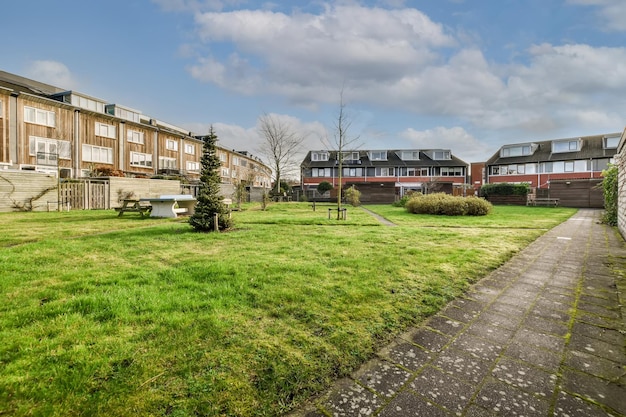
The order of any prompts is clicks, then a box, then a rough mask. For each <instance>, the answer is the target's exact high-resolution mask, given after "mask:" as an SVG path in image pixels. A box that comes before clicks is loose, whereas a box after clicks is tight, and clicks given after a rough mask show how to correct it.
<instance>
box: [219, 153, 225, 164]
mask: <svg viewBox="0 0 626 417" xmlns="http://www.w3.org/2000/svg"><path fill="white" fill-rule="evenodd" d="M220 161H221V162H226V154H225V153H224V152H220Z"/></svg>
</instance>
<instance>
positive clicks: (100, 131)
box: [96, 122, 116, 139]
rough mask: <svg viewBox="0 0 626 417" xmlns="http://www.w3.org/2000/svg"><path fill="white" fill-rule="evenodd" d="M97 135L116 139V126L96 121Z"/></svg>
mask: <svg viewBox="0 0 626 417" xmlns="http://www.w3.org/2000/svg"><path fill="white" fill-rule="evenodd" d="M96 136H104V137H105V138H110V139H115V137H116V134H115V126H113V125H107V124H105V123H99V122H96Z"/></svg>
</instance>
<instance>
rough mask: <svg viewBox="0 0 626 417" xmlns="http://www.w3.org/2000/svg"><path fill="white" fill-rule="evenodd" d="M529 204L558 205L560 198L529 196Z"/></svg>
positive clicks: (527, 203)
mask: <svg viewBox="0 0 626 417" xmlns="http://www.w3.org/2000/svg"><path fill="white" fill-rule="evenodd" d="M526 205H527V206H552V207H557V206H558V205H559V199H558V198H543V197H542V198H538V197H535V198H529V199H528V201H527V202H526Z"/></svg>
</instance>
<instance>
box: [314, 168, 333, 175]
mask: <svg viewBox="0 0 626 417" xmlns="http://www.w3.org/2000/svg"><path fill="white" fill-rule="evenodd" d="M311 176H312V177H330V168H313V169H312V170H311Z"/></svg>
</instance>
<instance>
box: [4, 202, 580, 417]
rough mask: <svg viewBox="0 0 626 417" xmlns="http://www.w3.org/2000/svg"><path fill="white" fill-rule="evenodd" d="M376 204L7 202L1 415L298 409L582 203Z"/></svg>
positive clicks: (231, 413) (227, 413) (247, 413)
mask: <svg viewBox="0 0 626 417" xmlns="http://www.w3.org/2000/svg"><path fill="white" fill-rule="evenodd" d="M368 208H369V209H370V210H373V211H376V212H378V213H379V214H381V215H384V216H385V217H386V218H388V219H389V220H391V221H393V222H394V223H396V224H397V225H398V226H397V227H387V226H383V225H381V224H380V223H379V222H378V221H377V220H376V219H375V218H373V217H372V216H371V215H370V214H368V213H366V212H364V211H362V210H360V209H358V208H352V207H349V208H348V219H347V220H345V221H337V220H335V216H336V212H335V215H334V216H333V218H332V219H331V220H329V219H328V206H323V205H318V206H317V210H316V211H315V212H314V211H313V210H312V209H311V207H310V205H309V204H304V203H284V204H274V205H271V206H270V207H269V209H268V210H267V211H261V210H260V209H259V207H258V206H255V205H248V206H246V210H243V211H240V212H235V213H233V217H234V220H235V224H236V229H235V230H233V231H230V232H227V233H221V234H216V233H209V234H199V233H195V232H193V231H192V229H191V228H190V226H189V225H188V224H186V223H184V222H181V221H177V220H176V219H174V220H163V219H150V218H147V219H141V218H140V217H139V216H138V215H136V214H125V215H124V216H123V217H121V218H118V217H117V216H116V213H115V212H114V211H112V210H111V211H75V212H69V213H67V212H62V213H56V212H54V213H2V214H0V228H2V230H3V233H2V234H1V237H0V297H1V302H0V340H1V341H2V342H1V343H0V415H15V416H31V415H33V416H128V415H137V416H148V415H150V416H195V415H203V416H274V415H280V414H281V413H285V412H287V411H289V410H290V409H292V408H293V407H295V406H297V405H298V404H300V403H302V402H303V401H304V400H306V399H307V398H308V397H309V396H311V395H313V394H314V393H316V392H319V391H321V390H323V389H324V388H325V387H327V386H328V385H329V384H330V382H331V381H332V380H333V379H335V378H338V377H341V376H345V375H347V374H348V373H350V371H352V370H353V369H355V367H357V366H358V365H359V364H360V363H362V362H363V361H365V360H367V359H368V358H370V357H371V356H372V355H373V353H374V352H375V350H376V349H377V348H378V347H380V346H381V345H382V344H384V343H385V342H387V341H389V340H390V339H391V338H392V336H393V335H395V334H398V333H399V332H401V331H403V329H405V328H406V327H407V326H411V325H415V324H417V323H419V322H420V321H422V320H423V319H424V318H425V317H427V316H428V315H431V314H433V313H434V312H436V311H438V310H439V309H440V308H441V307H442V306H443V305H444V304H445V303H446V302H447V301H449V300H450V299H452V298H454V297H458V296H460V295H461V294H462V293H463V291H464V290H466V289H467V288H468V286H469V285H470V284H471V283H473V282H475V281H476V280H478V279H480V278H481V277H483V276H485V275H486V274H487V273H489V272H490V271H491V270H493V269H494V268H497V267H498V266H499V265H501V264H502V263H503V262H505V261H506V260H507V259H508V258H510V257H511V256H512V255H513V254H515V253H516V252H518V251H519V250H520V249H521V248H523V247H524V246H526V245H527V244H528V243H529V242H531V241H532V240H534V239H535V238H537V237H538V236H539V235H541V234H542V233H544V232H545V231H546V230H547V229H549V228H551V227H553V226H555V225H557V224H558V223H560V222H561V221H563V220H565V219H566V218H568V217H569V216H570V215H572V214H573V213H574V212H575V210H573V209H565V208H556V209H555V208H535V207H532V208H528V207H496V208H495V209H494V211H493V213H492V214H490V215H489V216H485V217H480V218H460V217H446V218H442V217H433V216H419V215H412V214H408V213H406V212H404V211H403V209H401V208H394V207H391V206H369V207H368Z"/></svg>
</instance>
